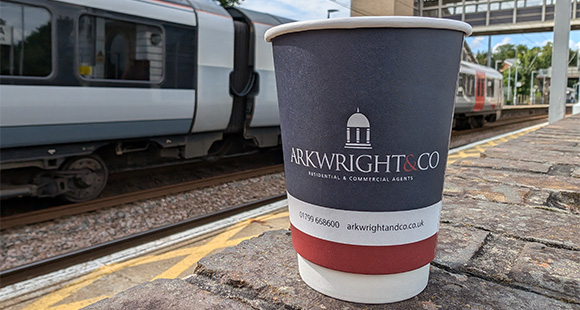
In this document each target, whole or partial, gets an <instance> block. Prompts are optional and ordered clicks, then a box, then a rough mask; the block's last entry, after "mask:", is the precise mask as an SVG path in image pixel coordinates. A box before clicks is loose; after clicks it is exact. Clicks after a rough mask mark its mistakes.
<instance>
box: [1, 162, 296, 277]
mask: <svg viewBox="0 0 580 310" xmlns="http://www.w3.org/2000/svg"><path fill="white" fill-rule="evenodd" d="M277 168H279V167H277ZM214 181H216V180H214ZM285 198H286V194H280V195H275V196H271V197H269V198H266V199H261V200H258V201H255V202H251V203H247V204H242V205H239V206H235V207H231V208H227V209H224V210H220V211H217V212H213V213H210V214H206V215H202V216H198V217H195V218H191V219H187V220H184V221H181V222H178V223H174V224H169V225H165V226H162V227H158V228H155V229H151V230H148V231H146V232H142V233H138V234H134V235H131V236H127V237H123V238H119V239H115V240H112V241H108V242H104V243H101V244H98V245H94V246H91V247H88V248H84V249H79V250H76V251H72V252H68V253H66V254H62V255H58V256H54V257H51V258H48V259H44V260H40V261H36V262H34V263H30V264H26V265H21V266H18V267H15V268H12V269H7V270H4V271H0V278H1V279H2V281H1V282H0V287H5V286H8V285H11V284H14V283H18V282H21V281H24V280H27V279H30V278H34V277H37V276H40V275H44V274H48V273H50V272H54V271H57V270H61V269H64V268H67V267H70V266H72V265H75V264H79V263H82V262H86V261H89V260H93V259H96V258H98V257H103V256H105V255H109V254H112V253H115V252H118V251H120V250H123V249H127V248H131V247H134V246H137V245H140V244H144V243H146V242H150V241H154V240H158V239H160V238H163V237H166V236H170V235H173V234H176V233H179V232H183V231H186V230H189V229H193V228H196V227H200V226H202V225H205V224H209V223H212V222H215V221H219V220H221V219H224V218H227V217H230V216H234V215H236V214H240V213H242V212H246V211H249V210H253V209H256V208H259V207H261V206H264V205H267V204H271V203H274V202H277V201H280V200H283V199H285Z"/></svg>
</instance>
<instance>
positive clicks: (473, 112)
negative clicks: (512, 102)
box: [453, 61, 504, 129]
mask: <svg viewBox="0 0 580 310" xmlns="http://www.w3.org/2000/svg"><path fill="white" fill-rule="evenodd" d="M503 105H504V94H503V76H502V74H501V73H499V72H498V71H496V70H494V69H492V68H490V67H485V66H482V65H479V64H475V63H471V62H467V61H461V66H460V67H459V78H458V80H457V94H456V96H455V110H454V115H453V128H454V129H470V128H480V127H483V125H484V123H485V122H494V121H496V120H497V119H499V118H500V117H501V110H502V108H503Z"/></svg>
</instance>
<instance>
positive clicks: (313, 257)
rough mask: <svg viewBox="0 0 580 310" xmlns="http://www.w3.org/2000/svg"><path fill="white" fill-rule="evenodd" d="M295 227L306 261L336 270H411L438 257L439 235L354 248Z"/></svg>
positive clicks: (295, 240)
mask: <svg viewBox="0 0 580 310" xmlns="http://www.w3.org/2000/svg"><path fill="white" fill-rule="evenodd" d="M291 227H292V244H293V245H294V249H295V250H296V252H298V254H300V255H301V256H302V257H304V258H305V259H306V260H308V261H310V262H312V263H315V264H317V265H319V266H322V267H326V268H329V269H332V270H338V271H343V272H350V273H358V274H393V273H401V272H406V271H411V270H414V269H417V268H420V267H423V266H425V265H427V264H429V263H430V262H431V261H433V259H434V258H435V248H436V247H437V234H434V235H433V236H431V237H429V238H427V239H425V240H421V241H418V242H414V243H409V244H403V245H393V246H364V245H350V244H344V243H337V242H331V241H326V240H322V239H319V238H316V237H312V236H310V235H308V234H305V233H304V232H302V231H300V230H299V229H297V228H296V227H294V225H291Z"/></svg>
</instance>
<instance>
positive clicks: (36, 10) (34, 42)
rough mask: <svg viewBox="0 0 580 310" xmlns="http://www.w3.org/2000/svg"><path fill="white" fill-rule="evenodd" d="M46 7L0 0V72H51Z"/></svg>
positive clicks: (50, 39) (17, 74) (50, 46)
mask: <svg viewBox="0 0 580 310" xmlns="http://www.w3.org/2000/svg"><path fill="white" fill-rule="evenodd" d="M51 42H52V26H51V15H50V12H48V10H46V9H44V8H40V7H36V6H30V5H24V4H16V3H11V2H7V1H2V2H0V74H1V75H11V76H36V77H45V76H48V75H49V74H50V73H51V72H52V43H51Z"/></svg>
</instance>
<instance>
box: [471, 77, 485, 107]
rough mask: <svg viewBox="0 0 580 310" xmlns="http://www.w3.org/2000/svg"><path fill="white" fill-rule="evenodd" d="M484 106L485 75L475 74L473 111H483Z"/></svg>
mask: <svg viewBox="0 0 580 310" xmlns="http://www.w3.org/2000/svg"><path fill="white" fill-rule="evenodd" d="M484 104H485V73H483V72H476V73H475V105H474V106H473V111H481V110H483V106H484Z"/></svg>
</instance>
